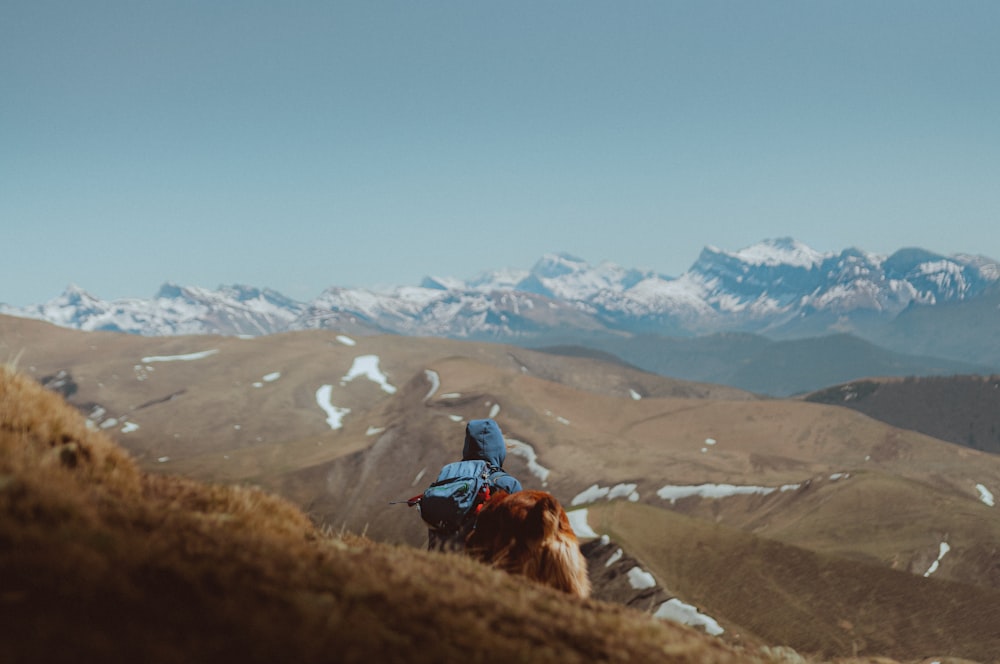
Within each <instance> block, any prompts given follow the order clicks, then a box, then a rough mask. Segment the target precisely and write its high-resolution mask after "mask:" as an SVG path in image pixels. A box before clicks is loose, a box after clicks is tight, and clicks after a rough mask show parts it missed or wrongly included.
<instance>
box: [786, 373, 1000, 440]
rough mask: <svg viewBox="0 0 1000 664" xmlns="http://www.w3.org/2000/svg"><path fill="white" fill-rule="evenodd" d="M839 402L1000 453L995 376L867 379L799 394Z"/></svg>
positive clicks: (999, 384)
mask: <svg viewBox="0 0 1000 664" xmlns="http://www.w3.org/2000/svg"><path fill="white" fill-rule="evenodd" d="M803 398H804V399H805V400H806V401H811V402H814V403H828V404H833V405H837V406H844V407H846V408H850V409H852V410H856V411H858V412H860V413H864V414H865V415H868V416H869V417H873V418H875V419H877V420H881V421H882V422H886V423H888V424H891V425H893V426H897V427H900V428H903V429H913V430H914V431H919V432H921V433H925V434H927V435H928V436H934V437H935V438H940V439H941V440H947V441H949V442H952V443H955V444H957V445H964V446H966V447H970V448H972V449H976V450H983V451H986V452H991V453H993V454H1000V377H998V376H995V375H993V376H978V375H977V376H927V377H908V378H905V379H898V378H897V379H892V378H871V379H866V380H856V381H851V382H847V383H843V384H841V385H835V386H833V387H830V388H827V389H824V390H819V391H817V392H813V393H811V394H807V395H805V396H804V397H803Z"/></svg>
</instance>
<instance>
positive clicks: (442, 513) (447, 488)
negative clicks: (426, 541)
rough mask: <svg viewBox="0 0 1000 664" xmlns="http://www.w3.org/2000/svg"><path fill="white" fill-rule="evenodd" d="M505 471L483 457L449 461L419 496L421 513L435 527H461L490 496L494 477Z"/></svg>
mask: <svg viewBox="0 0 1000 664" xmlns="http://www.w3.org/2000/svg"><path fill="white" fill-rule="evenodd" d="M502 473H503V471H502V470H500V469H499V468H493V467H491V466H490V465H489V464H488V463H486V462H485V461H482V460H480V459H475V460H466V461H455V462H453V463H449V464H447V465H445V466H444V467H443V468H442V469H441V472H440V473H438V476H437V480H436V481H435V482H434V483H433V484H431V485H430V486H429V487H427V489H426V490H425V491H424V493H423V494H422V495H421V496H419V503H418V504H419V505H420V517H421V518H422V519H423V520H424V522H425V523H427V526H428V527H429V528H431V529H432V530H436V531H439V532H444V533H450V532H456V531H458V530H459V529H460V528H461V527H462V526H463V525H465V523H466V521H467V519H468V518H469V517H470V516H473V517H474V516H475V515H476V514H478V513H479V510H480V509H482V506H483V504H484V503H485V502H486V501H487V500H489V497H490V491H491V489H492V486H493V477H494V476H495V475H497V474H502Z"/></svg>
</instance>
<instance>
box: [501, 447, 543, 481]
mask: <svg viewBox="0 0 1000 664" xmlns="http://www.w3.org/2000/svg"><path fill="white" fill-rule="evenodd" d="M506 442H507V452H508V453H510V454H513V455H515V456H519V457H522V458H523V459H524V460H525V462H527V464H528V471H529V472H530V473H531V474H532V475H534V476H535V477H537V478H538V479H539V480H541V481H542V486H547V485H548V480H549V469H548V468H546V467H545V466H543V465H541V464H540V463H538V454H537V453H536V452H535V448H534V447H532V446H531V445H529V444H528V443H524V442H521V441H520V440H515V439H514V438H507V441H506Z"/></svg>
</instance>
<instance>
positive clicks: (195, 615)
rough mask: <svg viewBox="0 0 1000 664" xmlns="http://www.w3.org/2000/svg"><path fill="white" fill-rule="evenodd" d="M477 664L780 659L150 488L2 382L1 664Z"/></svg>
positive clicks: (259, 508) (222, 501)
mask: <svg viewBox="0 0 1000 664" xmlns="http://www.w3.org/2000/svg"><path fill="white" fill-rule="evenodd" d="M430 607H433V608H434V609H435V611H434V616H432V615H431V612H429V611H428V609H429V608H430ZM470 658H471V659H474V660H486V659H499V660H501V661H518V662H521V661H523V662H534V661H538V662H592V661H631V662H638V661H641V662H656V661H663V662H759V661H774V660H775V658H774V657H770V656H766V654H765V653H763V652H760V653H750V652H747V651H737V650H734V649H732V648H730V647H727V646H725V645H724V644H723V643H722V642H721V641H719V640H717V639H712V638H709V637H706V636H703V635H701V634H699V633H698V632H696V631H694V630H691V629H688V628H685V627H682V626H679V625H674V624H670V623H664V622H660V621H656V620H653V619H651V618H649V617H648V616H646V615H644V614H641V613H637V612H633V611H631V610H628V609H625V608H622V607H616V606H613V605H607V604H602V603H599V602H594V601H588V602H584V601H575V600H573V599H571V598H568V597H567V596H565V595H563V594H561V593H558V592H556V591H551V590H549V589H546V588H543V587H540V586H537V585H535V584H532V583H530V582H528V581H525V580H522V579H519V578H515V577H511V576H508V575H505V574H502V573H500V572H496V571H492V570H490V569H488V568H486V567H483V566H481V565H479V564H477V563H474V562H472V561H471V560H469V559H466V558H464V557H458V556H454V555H444V554H430V553H425V552H420V551H415V550H412V549H407V548H394V547H388V546H384V545H376V544H373V543H370V542H366V541H363V540H360V539H357V538H353V537H344V538H339V537H330V536H327V535H324V534H322V533H320V532H318V531H317V530H316V529H315V528H314V527H313V526H312V524H311V523H310V522H309V520H308V519H306V518H305V517H304V516H303V515H302V514H301V513H300V512H299V511H298V510H297V509H296V508H295V507H293V506H292V505H290V504H288V503H286V502H284V501H282V500H280V499H277V498H274V497H272V496H269V495H267V494H264V493H262V492H260V491H258V490H255V489H247V488H240V487H220V486H208V485H202V484H198V483H195V482H192V481H189V480H183V479H179V478H176V477H167V476H155V475H148V474H145V473H142V472H140V471H139V470H138V469H137V467H136V464H135V463H134V462H133V461H132V460H131V459H130V458H129V457H128V456H127V455H126V454H125V453H124V452H123V451H122V450H121V449H119V448H118V447H116V446H115V445H114V444H112V443H111V442H110V441H108V440H107V439H106V438H105V437H104V436H103V435H101V434H96V433H94V432H91V431H89V430H88V429H87V427H86V426H85V425H84V422H83V420H82V418H80V417H79V416H78V415H77V413H76V412H75V411H73V410H72V409H70V408H69V407H68V406H66V405H65V404H64V403H62V402H61V400H60V399H59V398H58V397H56V396H55V395H53V394H51V393H49V392H45V391H43V390H42V389H41V388H40V387H39V386H38V385H37V384H35V383H34V382H32V381H29V380H27V379H25V378H23V377H20V376H17V375H14V374H12V373H10V372H9V371H7V370H0V661H5V662H22V661H24V662H27V661H46V662H89V661H95V662H96V661H102V662H103V661H142V662H176V661H192V662H199V661H206V662H207V661H219V660H220V659H221V660H224V661H243V662H275V661H296V662H370V661H391V662H442V661H459V660H463V661H464V660H467V659H470Z"/></svg>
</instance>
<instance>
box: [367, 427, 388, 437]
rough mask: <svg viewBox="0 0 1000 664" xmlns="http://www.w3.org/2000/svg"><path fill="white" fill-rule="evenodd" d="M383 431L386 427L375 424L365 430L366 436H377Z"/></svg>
mask: <svg viewBox="0 0 1000 664" xmlns="http://www.w3.org/2000/svg"><path fill="white" fill-rule="evenodd" d="M383 431H385V427H373V426H369V427H368V429H367V430H366V431H365V435H366V436H376V435H378V434H380V433H382V432H383Z"/></svg>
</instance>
